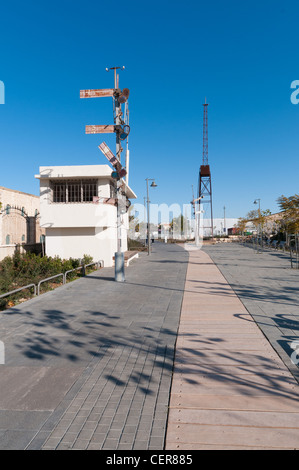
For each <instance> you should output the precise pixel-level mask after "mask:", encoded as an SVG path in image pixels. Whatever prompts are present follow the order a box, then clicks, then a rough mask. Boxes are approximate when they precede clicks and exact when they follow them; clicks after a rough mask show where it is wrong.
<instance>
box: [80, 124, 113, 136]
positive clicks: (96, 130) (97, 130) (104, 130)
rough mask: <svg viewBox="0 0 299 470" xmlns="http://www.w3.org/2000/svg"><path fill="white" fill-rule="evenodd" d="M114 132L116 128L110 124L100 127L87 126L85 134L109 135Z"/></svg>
mask: <svg viewBox="0 0 299 470" xmlns="http://www.w3.org/2000/svg"><path fill="white" fill-rule="evenodd" d="M111 132H114V126H113V125H110V124H106V125H100V126H85V134H109V133H111Z"/></svg>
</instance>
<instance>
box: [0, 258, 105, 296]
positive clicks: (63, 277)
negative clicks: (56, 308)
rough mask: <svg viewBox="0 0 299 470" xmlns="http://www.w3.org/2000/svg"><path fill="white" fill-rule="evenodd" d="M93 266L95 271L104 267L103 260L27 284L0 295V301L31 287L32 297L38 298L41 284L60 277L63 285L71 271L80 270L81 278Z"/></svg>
mask: <svg viewBox="0 0 299 470" xmlns="http://www.w3.org/2000/svg"><path fill="white" fill-rule="evenodd" d="M93 265H96V267H97V269H98V268H99V266H101V267H104V261H103V260H100V261H95V262H93V263H88V264H82V266H78V268H74V269H70V270H69V271H66V272H65V273H59V274H55V276H51V277H47V278H46V279H42V280H41V281H39V283H38V284H37V285H35V284H28V285H27V286H24V287H20V288H19V289H15V290H12V291H10V292H6V293H5V294H1V295H0V299H3V298H4V297H7V296H10V295H13V294H16V293H17V292H20V291H22V290H25V289H30V288H32V287H33V289H34V297H35V296H38V295H40V286H41V284H42V283H44V282H47V281H50V280H51V279H55V278H57V277H60V276H62V283H63V284H66V276H67V274H69V273H70V272H72V271H76V270H78V269H82V273H83V276H85V275H86V268H87V267H89V266H93Z"/></svg>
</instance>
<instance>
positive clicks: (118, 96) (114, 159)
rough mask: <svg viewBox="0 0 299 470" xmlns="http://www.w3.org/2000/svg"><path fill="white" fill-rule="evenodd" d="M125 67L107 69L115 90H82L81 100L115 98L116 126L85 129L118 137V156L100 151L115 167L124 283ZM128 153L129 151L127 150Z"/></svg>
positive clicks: (118, 270)
mask: <svg viewBox="0 0 299 470" xmlns="http://www.w3.org/2000/svg"><path fill="white" fill-rule="evenodd" d="M124 68H125V67H111V68H106V70H107V72H109V70H114V88H113V89H112V88H107V89H102V90H80V98H99V97H112V98H113V112H114V125H108V124H107V125H88V126H86V128H85V132H86V134H103V133H112V132H115V135H116V156H114V155H113V153H112V152H111V150H110V149H109V147H108V146H107V145H106V144H105V142H103V143H102V144H101V145H99V149H100V150H101V151H102V152H103V154H104V155H105V156H106V157H107V159H108V160H109V162H110V163H111V164H112V165H113V167H114V169H115V171H113V172H112V176H113V177H114V178H115V179H116V192H117V252H116V253H115V280H116V281H120V282H123V281H124V280H125V276H124V271H125V270H124V253H123V252H122V236H121V235H122V234H121V216H122V214H123V210H124V208H125V207H126V201H124V198H123V195H122V189H121V187H122V182H121V179H122V178H123V177H124V176H126V174H127V171H126V170H125V169H124V168H123V167H122V165H121V152H122V151H123V148H122V146H121V141H122V140H125V139H127V138H128V135H129V133H130V127H129V125H128V122H126V116H125V120H123V113H122V109H121V105H122V104H123V103H126V109H128V108H127V100H128V97H129V93H130V91H129V90H128V88H124V89H123V90H120V89H119V75H118V74H117V70H118V69H121V70H124ZM127 151H128V150H127Z"/></svg>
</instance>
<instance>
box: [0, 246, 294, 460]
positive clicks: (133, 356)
mask: <svg viewBox="0 0 299 470" xmlns="http://www.w3.org/2000/svg"><path fill="white" fill-rule="evenodd" d="M212 259H213V261H214V262H213V261H212ZM215 263H216V264H217V266H218V267H217V266H216V264H215ZM298 275H299V273H298V272H297V271H296V272H295V271H291V270H290V269H289V264H288V260H286V259H285V258H284V257H278V256H276V257H275V256H274V255H273V254H271V253H267V254H263V255H257V254H255V253H254V251H253V250H252V249H250V248H245V247H242V246H239V245H233V246H231V245H226V246H221V245H219V246H218V245H216V246H211V247H207V248H205V249H204V250H201V251H190V252H188V251H186V250H184V249H183V248H182V247H180V246H177V245H169V244H162V243H161V244H160V243H155V244H154V245H153V253H152V254H151V256H150V257H149V256H147V254H143V255H141V257H140V258H139V259H137V260H134V261H133V262H132V264H131V265H130V267H129V268H127V269H126V282H125V283H117V282H115V281H114V270H113V269H110V268H104V269H102V270H100V271H98V272H96V273H94V274H92V275H90V276H87V277H85V278H82V279H80V280H77V281H74V282H72V283H70V284H67V285H66V286H63V287H61V288H59V289H56V290H55V291H53V292H49V293H47V294H43V295H42V296H40V297H37V298H35V299H32V300H30V301H28V302H26V303H24V304H22V305H21V306H19V307H16V308H13V309H10V310H7V311H5V312H2V313H1V314H0V340H1V341H3V342H4V345H5V365H1V366H0V449H1V450H2V449H49V450H56V449H57V450H58V449H97V450H101V449H103V450H104V449H106V450H136V451H137V450H146V449H149V450H163V449H166V450H170V449H174V450H192V449H196V450H197V449H198V450H199V449H222V448H223V449H243V448H245V449H272V448H275V449H278V448H282V449H293V448H296V449H297V448H299V419H298V418H299V400H298V398H299V390H298V387H299V385H298V382H297V381H296V380H295V379H294V377H293V375H292V374H291V372H290V370H291V371H292V373H293V374H294V375H295V376H296V373H297V372H298V368H297V367H296V366H294V365H293V364H292V363H291V361H290V352H291V350H290V349H287V347H288V348H290V341H293V340H294V339H296V338H297V333H298V325H299V322H298V319H297V315H298V304H299V302H298V300H299V299H298V289H297V282H298ZM236 293H238V296H239V297H237V295H236ZM240 299H241V300H242V302H241V300H240ZM245 306H246V308H245ZM262 328H263V330H262ZM266 333H267V334H266ZM286 344H287V345H288V346H287V347H286ZM288 367H289V369H290V370H289V369H288Z"/></svg>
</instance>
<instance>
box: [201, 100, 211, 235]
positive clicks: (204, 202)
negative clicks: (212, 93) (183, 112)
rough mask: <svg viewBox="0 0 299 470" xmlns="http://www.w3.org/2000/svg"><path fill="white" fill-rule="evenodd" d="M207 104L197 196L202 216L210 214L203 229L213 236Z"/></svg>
mask: <svg viewBox="0 0 299 470" xmlns="http://www.w3.org/2000/svg"><path fill="white" fill-rule="evenodd" d="M208 106H209V105H208V103H207V100H206V99H205V102H204V104H203V151H202V165H201V166H200V170H199V185H198V197H199V204H200V206H201V208H202V209H203V213H204V216H205V217H208V216H209V215H210V219H206V222H207V224H206V225H205V224H203V230H204V231H207V229H208V235H209V236H211V237H212V238H213V236H214V233H213V210H212V180H211V170H210V165H209V156H208V154H209V152H208ZM203 206H204V208H203Z"/></svg>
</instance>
